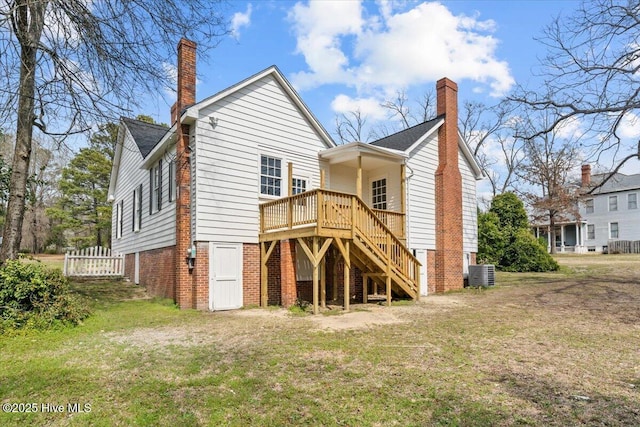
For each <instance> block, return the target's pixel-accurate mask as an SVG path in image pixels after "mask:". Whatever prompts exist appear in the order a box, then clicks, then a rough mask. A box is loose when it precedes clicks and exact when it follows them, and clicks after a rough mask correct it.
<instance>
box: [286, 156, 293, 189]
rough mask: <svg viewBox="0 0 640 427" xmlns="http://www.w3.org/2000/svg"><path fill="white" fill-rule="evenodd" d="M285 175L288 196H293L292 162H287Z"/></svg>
mask: <svg viewBox="0 0 640 427" xmlns="http://www.w3.org/2000/svg"><path fill="white" fill-rule="evenodd" d="M287 172H288V173H287V176H288V177H289V184H288V196H289V197H291V196H293V163H291V162H289V163H287Z"/></svg>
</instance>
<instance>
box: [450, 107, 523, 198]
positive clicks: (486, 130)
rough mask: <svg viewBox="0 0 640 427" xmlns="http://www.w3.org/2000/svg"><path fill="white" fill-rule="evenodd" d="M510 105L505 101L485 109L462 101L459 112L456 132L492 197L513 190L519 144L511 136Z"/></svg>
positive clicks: (512, 128)
mask: <svg viewBox="0 0 640 427" xmlns="http://www.w3.org/2000/svg"><path fill="white" fill-rule="evenodd" d="M513 114H514V106H513V105H512V104H511V103H509V102H506V101H502V102H500V103H498V104H496V105H493V106H488V105H486V104H483V103H481V102H464V104H463V105H462V111H461V112H460V117H459V121H460V123H459V125H458V128H459V129H460V133H461V135H462V137H463V138H464V140H465V142H466V143H467V144H468V145H469V147H470V148H471V150H472V152H473V154H474V156H475V158H476V160H477V161H478V164H479V165H480V168H481V169H482V171H483V172H484V175H485V176H486V177H487V179H488V180H489V184H490V185H491V190H492V195H493V196H494V197H495V196H496V195H498V194H502V193H504V192H506V191H508V190H511V189H514V186H515V184H516V180H517V178H518V176H517V174H516V173H515V171H516V170H517V168H518V166H519V164H520V161H521V160H522V149H523V145H522V141H521V140H518V139H517V138H515V137H514V135H515V133H516V131H515V129H514V126H515V125H516V123H517V120H515V119H513V118H512V115H513Z"/></svg>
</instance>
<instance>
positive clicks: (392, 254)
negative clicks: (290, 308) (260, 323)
mask: <svg viewBox="0 0 640 427" xmlns="http://www.w3.org/2000/svg"><path fill="white" fill-rule="evenodd" d="M404 238H405V218H404V214H403V213H399V212H391V211H381V210H373V209H371V208H369V207H368V206H367V205H366V204H365V203H364V202H363V201H362V200H361V199H360V198H359V197H358V196H356V195H353V194H347V193H341V192H337V191H331V190H324V189H316V190H313V191H309V192H305V193H301V194H297V195H295V196H290V197H285V198H282V199H278V200H274V201H272V202H268V203H264V204H262V205H260V243H261V254H262V267H263V270H262V271H263V276H262V285H261V288H262V290H261V292H262V298H261V301H262V304H263V305H266V298H267V296H266V290H267V289H266V280H267V277H266V266H267V260H268V258H269V256H270V255H271V252H272V251H273V248H274V246H275V242H277V241H279V240H284V239H297V241H298V242H299V243H300V246H301V247H302V249H303V250H304V252H305V253H306V255H307V257H308V258H309V260H310V261H311V263H312V264H313V267H314V276H313V277H314V280H313V286H314V287H313V295H314V298H313V299H314V301H313V303H314V312H317V311H318V301H319V299H320V296H322V298H323V300H322V304H323V305H324V304H325V301H324V292H322V293H321V295H319V284H318V280H319V279H318V276H319V274H318V271H317V270H318V266H319V265H320V264H321V263H323V262H324V261H323V260H324V256H325V254H326V253H327V250H328V249H329V247H330V246H332V245H333V246H334V247H336V248H337V250H338V251H339V253H340V255H341V256H342V258H343V259H344V262H345V292H344V294H345V296H347V295H348V286H349V283H348V277H347V275H348V272H349V269H350V268H351V264H352V263H354V264H355V265H356V266H357V267H358V268H359V269H360V270H361V271H362V272H363V277H364V296H363V299H364V300H366V299H367V297H366V296H367V282H368V280H372V281H373V282H374V283H376V284H383V286H384V287H385V288H386V298H387V302H388V303H389V304H390V303H391V290H392V288H394V289H395V290H396V292H400V293H404V294H407V295H408V296H410V297H411V298H414V299H418V298H419V295H420V280H419V278H420V263H419V262H418V260H417V259H416V258H415V257H414V256H413V254H412V253H411V251H410V250H409V249H407V247H406V246H405V245H404ZM344 305H345V309H348V305H349V302H348V298H346V297H345V303H344Z"/></svg>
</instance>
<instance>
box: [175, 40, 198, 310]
mask: <svg viewBox="0 0 640 427" xmlns="http://www.w3.org/2000/svg"><path fill="white" fill-rule="evenodd" d="M177 89H178V97H177V100H176V103H175V104H174V105H173V107H172V108H171V116H172V117H171V120H172V123H176V125H177V126H176V134H177V135H176V136H177V141H176V188H177V194H176V292H175V295H176V303H177V304H178V305H179V306H180V308H195V305H196V301H195V299H196V298H194V296H195V295H194V287H193V285H194V284H193V277H192V274H191V273H192V272H191V271H190V270H189V266H188V265H187V261H186V254H187V249H189V248H190V247H191V244H192V241H191V160H190V152H191V151H190V149H189V132H190V129H189V125H185V124H182V123H180V117H181V115H182V111H183V110H184V109H185V108H187V107H189V106H191V105H193V104H195V102H196V44H195V43H194V42H192V41H191V40H187V39H185V38H183V39H181V40H180V43H178V88H177ZM203 255H204V254H203Z"/></svg>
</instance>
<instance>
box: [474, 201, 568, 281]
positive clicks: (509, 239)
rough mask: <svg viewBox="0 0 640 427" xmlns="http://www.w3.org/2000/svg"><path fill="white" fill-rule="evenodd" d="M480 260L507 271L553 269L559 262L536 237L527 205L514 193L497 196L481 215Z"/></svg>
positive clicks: (479, 232)
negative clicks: (528, 215)
mask: <svg viewBox="0 0 640 427" xmlns="http://www.w3.org/2000/svg"><path fill="white" fill-rule="evenodd" d="M478 260H479V261H480V262H484V263H492V264H495V265H496V266H497V267H498V268H499V269H501V270H505V271H552V270H557V269H558V264H557V263H556V261H555V260H554V259H553V258H552V257H551V255H549V254H548V253H547V250H546V247H543V246H542V245H540V242H539V241H538V240H537V239H536V238H535V237H534V236H533V234H532V233H531V229H530V228H529V222H528V220H527V213H526V211H525V209H524V204H523V203H522V201H521V200H520V199H519V198H518V196H516V195H515V194H514V193H504V194H500V195H498V196H496V197H494V199H493V201H492V203H491V209H489V212H488V213H481V214H480V215H479V216H478Z"/></svg>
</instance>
